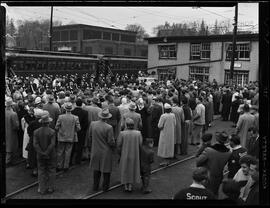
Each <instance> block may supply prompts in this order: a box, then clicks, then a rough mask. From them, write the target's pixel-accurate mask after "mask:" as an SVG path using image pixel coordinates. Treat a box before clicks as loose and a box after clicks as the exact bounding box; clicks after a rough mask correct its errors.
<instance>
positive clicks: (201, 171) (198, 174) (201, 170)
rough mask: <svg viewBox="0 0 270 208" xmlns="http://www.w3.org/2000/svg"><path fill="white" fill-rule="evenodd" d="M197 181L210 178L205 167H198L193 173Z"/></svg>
mask: <svg viewBox="0 0 270 208" xmlns="http://www.w3.org/2000/svg"><path fill="white" fill-rule="evenodd" d="M192 178H193V180H194V181H195V182H197V183H201V182H202V181H203V180H206V179H208V170H207V168H205V167H197V168H196V169H195V170H194V171H193V174H192Z"/></svg>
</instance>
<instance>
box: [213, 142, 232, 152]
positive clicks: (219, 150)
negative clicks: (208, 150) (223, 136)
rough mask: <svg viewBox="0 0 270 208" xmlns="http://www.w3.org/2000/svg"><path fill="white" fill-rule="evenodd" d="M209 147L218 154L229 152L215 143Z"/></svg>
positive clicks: (221, 145)
mask: <svg viewBox="0 0 270 208" xmlns="http://www.w3.org/2000/svg"><path fill="white" fill-rule="evenodd" d="M211 147H212V148H213V149H214V150H216V151H218V152H229V151H230V150H229V149H228V148H227V147H226V146H225V145H224V144H219V143H216V144H214V145H212V146H211Z"/></svg>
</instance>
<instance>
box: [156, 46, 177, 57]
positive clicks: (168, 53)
mask: <svg viewBox="0 0 270 208" xmlns="http://www.w3.org/2000/svg"><path fill="white" fill-rule="evenodd" d="M163 47H164V49H163V51H162V48H163ZM165 47H167V48H165ZM170 47H174V49H172V48H170ZM162 52H163V53H164V54H165V55H164V56H163V54H162ZM158 54H159V59H177V44H175V43H174V44H162V45H158Z"/></svg>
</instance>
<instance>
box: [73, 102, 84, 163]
mask: <svg viewBox="0 0 270 208" xmlns="http://www.w3.org/2000/svg"><path fill="white" fill-rule="evenodd" d="M82 103H83V102H82V99H81V98H78V99H77V100H76V107H75V108H74V109H73V110H72V111H71V113H72V114H73V115H75V116H78V118H79V122H80V126H81V130H80V131H78V132H77V135H78V142H76V143H75V145H74V146H73V149H72V153H71V163H72V158H73V155H74V154H75V163H76V164H80V163H81V160H82V153H83V147H84V144H85V136H86V132H87V129H88V112H87V111H86V110H84V109H82Z"/></svg>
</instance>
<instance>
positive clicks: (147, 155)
mask: <svg viewBox="0 0 270 208" xmlns="http://www.w3.org/2000/svg"><path fill="white" fill-rule="evenodd" d="M153 162H154V151H153V149H151V148H150V147H148V146H146V145H142V146H141V148H140V168H141V175H147V176H148V175H150V174H151V164H152V163H153Z"/></svg>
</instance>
